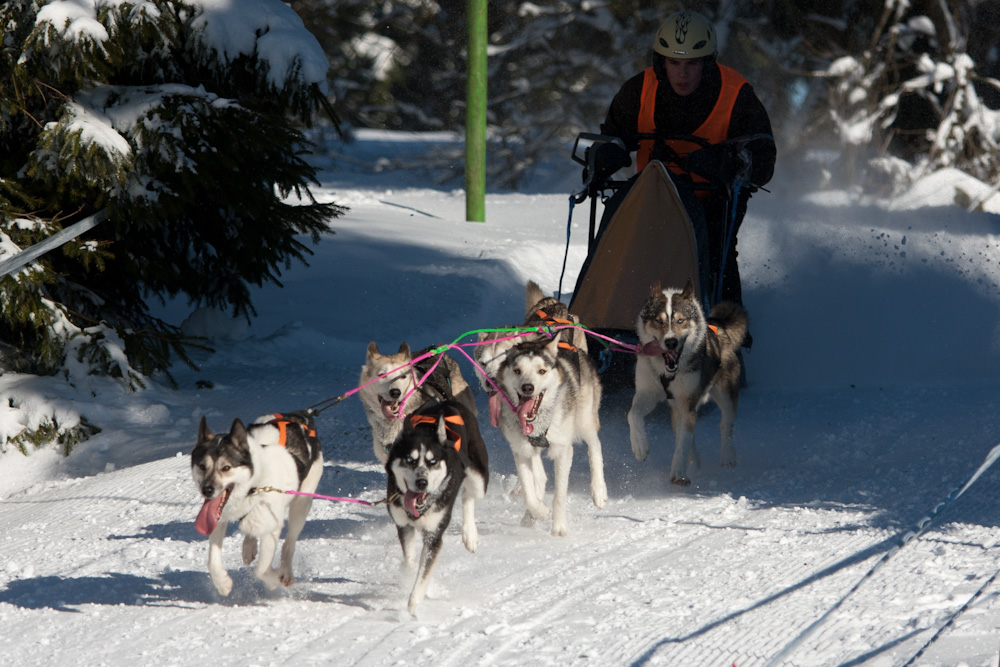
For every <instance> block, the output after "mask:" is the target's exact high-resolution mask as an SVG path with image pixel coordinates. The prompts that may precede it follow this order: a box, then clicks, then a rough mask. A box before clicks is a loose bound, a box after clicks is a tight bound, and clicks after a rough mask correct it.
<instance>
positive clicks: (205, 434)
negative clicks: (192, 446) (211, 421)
mask: <svg viewBox="0 0 1000 667" xmlns="http://www.w3.org/2000/svg"><path fill="white" fill-rule="evenodd" d="M214 437H215V436H214V435H213V434H212V432H211V431H209V430H208V420H207V419H206V418H205V416H204V415H202V417H201V423H200V424H198V442H208V441H209V440H211V439H212V438H214Z"/></svg>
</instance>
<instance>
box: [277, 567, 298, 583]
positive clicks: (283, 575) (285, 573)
mask: <svg viewBox="0 0 1000 667" xmlns="http://www.w3.org/2000/svg"><path fill="white" fill-rule="evenodd" d="M278 581H280V582H281V585H282V586H286V587H288V586H292V585H293V584H295V575H294V574H292V570H291V568H289V569H287V570H286V569H284V568H282V569H281V570H280V571H279V572H278Z"/></svg>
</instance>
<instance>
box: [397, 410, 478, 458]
mask: <svg viewBox="0 0 1000 667" xmlns="http://www.w3.org/2000/svg"><path fill="white" fill-rule="evenodd" d="M442 418H443V419H444V430H445V434H446V435H447V436H448V442H450V443H452V447H453V448H454V449H455V451H456V452H460V451H462V432H463V431H464V430H465V420H464V419H462V416H461V415H458V414H454V415H445V414H442ZM437 422H438V420H437V418H436V417H433V416H431V415H420V414H417V415H411V416H410V426H419V425H420V424H429V425H431V426H435V425H437ZM449 424H450V425H451V426H449ZM452 426H454V427H455V428H452Z"/></svg>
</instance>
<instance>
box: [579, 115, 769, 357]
mask: <svg viewBox="0 0 1000 667" xmlns="http://www.w3.org/2000/svg"><path fill="white" fill-rule="evenodd" d="M637 136H638V138H640V139H658V140H663V139H671V140H672V139H680V140H682V141H685V142H687V143H688V144H689V145H694V150H693V151H692V152H691V153H689V154H687V155H683V156H682V155H677V154H676V153H673V152H672V151H671V152H670V154H667V155H664V154H662V153H661V154H660V155H659V157H660V158H662V159H654V160H651V161H650V162H649V164H648V165H647V166H646V168H645V169H643V170H642V171H641V172H640V173H639V174H638V175H637V176H635V177H633V178H632V179H629V180H614V178H613V177H612V176H613V175H609V174H606V173H601V171H600V169H601V167H600V165H598V164H597V161H596V155H597V154H598V151H599V150H600V149H601V147H602V146H603V145H605V144H608V145H613V146H617V147H618V148H619V149H620V150H621V151H622V152H623V154H624V155H627V152H625V145H624V143H623V142H622V141H621V140H620V139H618V138H617V137H610V136H605V135H599V134H591V133H581V134H580V135H579V136H578V137H577V139H576V142H575V143H574V145H573V153H572V157H573V160H574V161H576V162H578V163H580V164H582V165H584V185H583V187H582V189H581V190H579V191H578V192H576V193H574V195H573V202H574V203H576V204H579V203H582V202H583V201H585V200H586V199H587V198H588V197H589V198H591V206H590V226H589V237H588V244H587V247H588V251H587V258H586V260H585V261H584V263H583V266H582V267H581V269H580V274H579V277H578V278H577V282H576V287H575V288H574V290H573V296H572V299H571V301H570V304H569V310H570V312H571V313H573V314H574V315H577V316H578V317H579V318H580V321H581V322H582V323H583V324H585V325H586V326H587V327H588V328H590V329H592V330H594V331H596V332H598V333H601V334H603V335H605V336H608V337H611V338H614V339H617V340H619V341H622V342H627V343H631V342H634V341H635V325H636V318H637V317H638V315H639V311H640V310H641V308H642V305H643V304H644V303H645V301H646V298H647V297H648V296H649V290H650V288H651V287H652V286H653V284H654V283H656V282H657V281H659V282H660V284H661V285H663V286H664V287H683V286H684V285H685V284H686V283H687V281H688V280H690V281H691V282H692V284H693V285H694V287H695V291H696V294H697V295H698V298H699V300H700V301H701V303H702V305H703V306H704V308H705V311H706V312H708V311H709V310H711V307H712V305H714V303H715V302H716V301H717V295H718V294H719V293H720V292H721V290H720V285H719V281H720V280H721V272H720V271H717V270H713V268H712V267H711V266H710V261H709V245H708V244H709V239H708V231H707V227H706V225H705V221H704V216H703V213H702V207H701V205H700V204H699V203H698V201H697V196H696V190H698V189H702V190H707V191H708V196H712V197H720V196H721V197H725V198H727V200H728V203H729V206H728V207H727V208H729V209H730V210H731V209H732V206H731V204H732V202H734V201H735V200H736V196H737V194H738V192H737V189H736V188H738V185H734V184H738V183H739V181H738V180H735V181H730V182H726V181H723V180H721V179H719V178H718V177H717V176H716V175H715V174H711V172H712V170H713V169H715V170H716V171H718V169H719V166H720V163H719V157H720V155H721V153H722V151H723V150H727V151H729V154H730V155H734V156H736V159H737V160H738V161H739V164H738V172H737V173H738V178H740V177H743V178H745V177H748V176H749V172H750V155H749V152H747V151H746V150H745V145H746V143H747V142H748V141H752V140H754V139H757V138H759V136H760V135H755V136H753V137H745V138H740V139H734V140H729V141H727V142H724V143H723V144H715V145H714V146H713V145H710V144H708V142H706V141H704V140H703V139H700V138H697V137H691V136H687V135H685V136H683V137H680V136H670V137H664V136H658V135H652V134H641V135H637ZM581 141H589V142H590V145H589V146H588V147H587V148H586V149H585V151H584V154H583V155H582V156H581V155H580V150H581V146H580V143H581ZM664 147H665V146H664ZM702 148H704V149H707V150H700V149H702ZM666 150H668V151H669V149H666ZM670 163H675V164H679V165H683V167H684V169H685V171H693V172H695V173H703V174H705V175H706V181H705V182H704V183H700V184H687V186H686V187H683V188H678V187H677V184H676V183H675V181H674V178H673V177H672V176H671V172H670V169H669V168H668V165H669V164H670ZM622 166H624V165H622ZM609 191H610V192H611V195H610V196H607V194H606V193H607V192H609ZM598 198H600V199H601V200H602V201H604V202H605V204H606V206H608V205H609V203H615V204H617V208H616V209H615V210H614V213H613V214H612V215H611V217H610V219H606V220H604V221H603V222H602V224H601V225H600V226H599V227H598V225H597V200H598ZM722 241H724V240H722ZM595 347H598V346H595ZM610 351H611V350H610V348H608V349H605V350H604V353H603V358H602V360H601V361H600V362H599V368H601V369H602V372H603V370H604V369H606V368H607V367H608V365H609V363H610V362H611V357H610Z"/></svg>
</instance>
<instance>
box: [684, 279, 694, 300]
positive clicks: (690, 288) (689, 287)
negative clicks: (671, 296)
mask: <svg viewBox="0 0 1000 667" xmlns="http://www.w3.org/2000/svg"><path fill="white" fill-rule="evenodd" d="M693 296H694V283H693V282H691V279H690V278H688V281H687V284H686V285H684V291H683V292H681V298H682V299H690V298H691V297H693Z"/></svg>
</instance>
